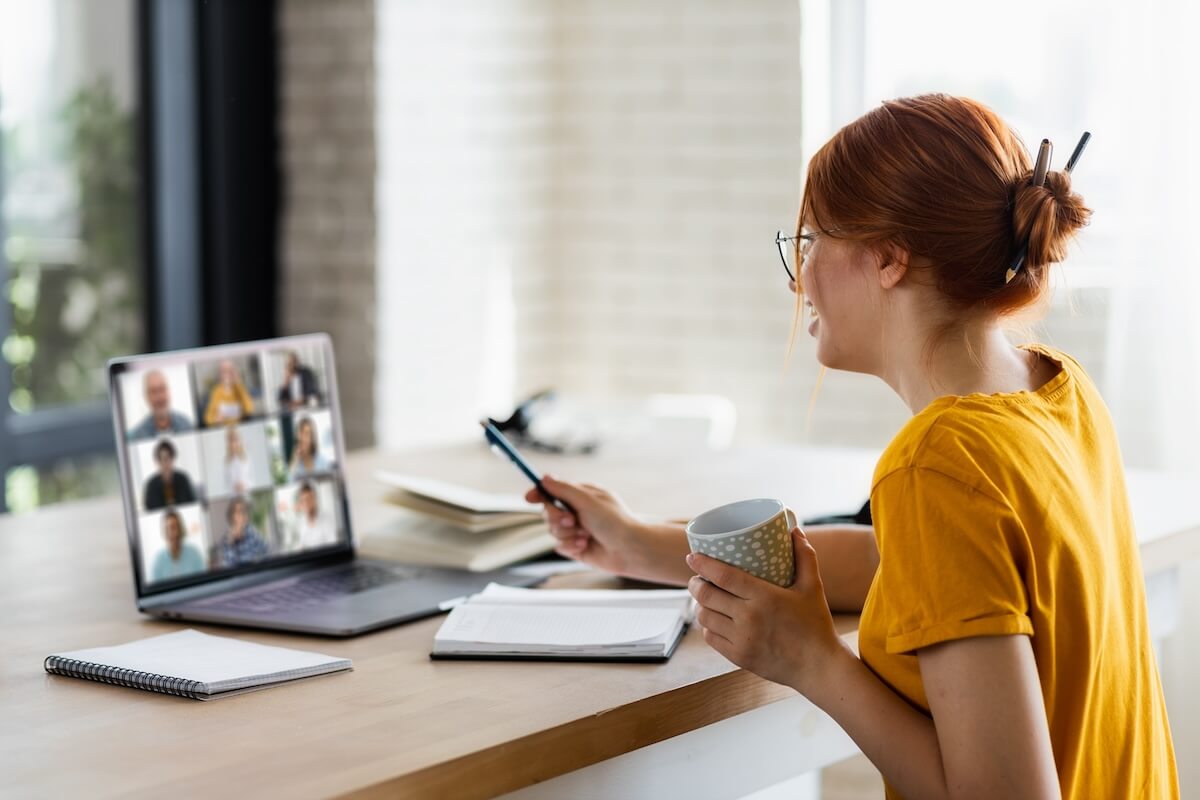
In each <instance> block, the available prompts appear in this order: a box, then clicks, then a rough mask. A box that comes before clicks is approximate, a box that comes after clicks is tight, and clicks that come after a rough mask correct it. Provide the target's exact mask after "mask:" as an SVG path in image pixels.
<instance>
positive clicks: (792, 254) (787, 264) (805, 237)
mask: <svg viewBox="0 0 1200 800" xmlns="http://www.w3.org/2000/svg"><path fill="white" fill-rule="evenodd" d="M819 235H820V232H819V231H817V232H814V233H802V234H800V235H799V236H784V235H783V231H776V232H775V246H776V247H777V248H779V260H780V261H782V262H783V271H784V272H786V273H787V276H788V280H790V281H792V282H795V281H796V276H797V275H798V274H800V263H803V261H804V257H805V256H806V255H808V250H809V248H811V247H812V243H813V242H814V241H816V239H817V237H818V236H819ZM793 242H799V243H800V246H799V247H797V246H796V245H795V244H793ZM784 245H787V246H786V247H785V246H784ZM797 251H799V252H798V253H797ZM797 255H798V256H799V260H800V263H797V260H796V259H797Z"/></svg>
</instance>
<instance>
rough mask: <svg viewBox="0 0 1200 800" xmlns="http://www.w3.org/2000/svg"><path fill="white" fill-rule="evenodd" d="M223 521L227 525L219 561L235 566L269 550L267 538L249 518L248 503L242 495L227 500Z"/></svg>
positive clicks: (248, 561) (256, 557)
mask: <svg viewBox="0 0 1200 800" xmlns="http://www.w3.org/2000/svg"><path fill="white" fill-rule="evenodd" d="M225 522H226V524H227V525H228V526H229V527H228V529H227V533H226V536H225V540H224V541H223V542H222V543H221V563H222V564H223V565H224V566H226V567H236V566H239V565H241V564H250V563H253V562H255V561H258V560H260V559H262V558H265V557H266V555H267V552H268V550H269V548H268V547H267V540H266V539H264V538H263V535H262V534H261V533H259V532H258V529H257V528H255V527H254V523H253V522H252V521H251V520H250V505H249V504H248V503H247V502H246V499H245V498H244V497H235V498H233V500H231V501H230V502H229V506H228V507H227V508H226V509H225Z"/></svg>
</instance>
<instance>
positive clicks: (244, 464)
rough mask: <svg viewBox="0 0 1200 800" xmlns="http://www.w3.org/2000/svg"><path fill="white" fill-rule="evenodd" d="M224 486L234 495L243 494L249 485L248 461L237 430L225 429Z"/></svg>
mask: <svg viewBox="0 0 1200 800" xmlns="http://www.w3.org/2000/svg"><path fill="white" fill-rule="evenodd" d="M225 484H226V485H227V486H228V487H229V490H230V491H231V492H233V493H234V494H245V493H246V489H247V488H249V485H250V459H249V458H247V457H246V448H245V446H244V445H243V444H242V435H241V434H240V433H238V429H237V428H233V427H231V428H226V429H225Z"/></svg>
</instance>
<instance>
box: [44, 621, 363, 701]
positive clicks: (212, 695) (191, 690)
mask: <svg viewBox="0 0 1200 800" xmlns="http://www.w3.org/2000/svg"><path fill="white" fill-rule="evenodd" d="M44 666H45V668H46V672H49V673H50V674H52V675H66V676H68V677H71V678H83V679H85V680H90V681H99V682H100V683H109V684H113V685H114V686H127V687H129V688H131V689H145V690H146V691H150V692H162V693H163V694H173V695H178V696H180V697H190V698H192V699H193V700H216V699H218V698H221V697H231V696H233V695H236V694H244V693H246V692H253V691H257V690H258V689H267V688H270V687H271V686H277V685H279V684H282V683H287V682H290V681H296V680H300V679H302V678H311V677H315V676H317V675H324V674H326V673H329V672H339V671H341V670H348V669H351V663H350V659H348V658H333V657H332V656H327V655H323V654H321V653H310V652H307V651H304V650H292V649H290V648H286V647H271V646H268V645H264V644H255V643H254V642H243V641H241V640H239V639H229V638H226V637H224V636H210V635H208V634H206V633H200V632H199V631H194V630H184V631H178V632H176V633H166V634H163V635H162V636H153V637H151V638H149V639H140V640H138V641H136V642H129V643H128V644H122V645H117V646H115V647H93V648H91V649H88V650H74V651H71V652H68V653H56V654H54V655H51V656H47V658H46V661H45V665H44Z"/></svg>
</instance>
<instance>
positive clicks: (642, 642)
mask: <svg viewBox="0 0 1200 800" xmlns="http://www.w3.org/2000/svg"><path fill="white" fill-rule="evenodd" d="M691 610H692V598H691V595H689V594H688V592H687V590H685V589H652V590H644V591H634V590H629V591H624V590H598V589H518V588H514V587H510V586H500V585H498V584H494V583H493V584H490V585H489V586H488V587H487V588H486V589H484V590H483V591H482V592H480V593H479V594H477V595H474V596H473V597H471V598H470V599H468V600H467V601H466V602H464V603H463V604H461V605H459V606H458V607H456V608H455V609H454V610H453V611H451V612H450V616H449V617H447V618H446V621H445V622H444V623H443V624H442V627H441V628H440V629H439V630H438V632H437V635H436V636H435V637H434V640H433V652H432V653H431V656H432V657H433V658H435V659H440V658H485V659H533V660H547V661H559V660H563V661H665V660H667V659H668V658H670V657H671V654H672V653H673V652H675V647H676V646H677V645H678V644H679V640H680V639H681V638H682V637H683V633H684V631H685V630H686V629H687V625H688V622H689V621H690V618H691Z"/></svg>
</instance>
